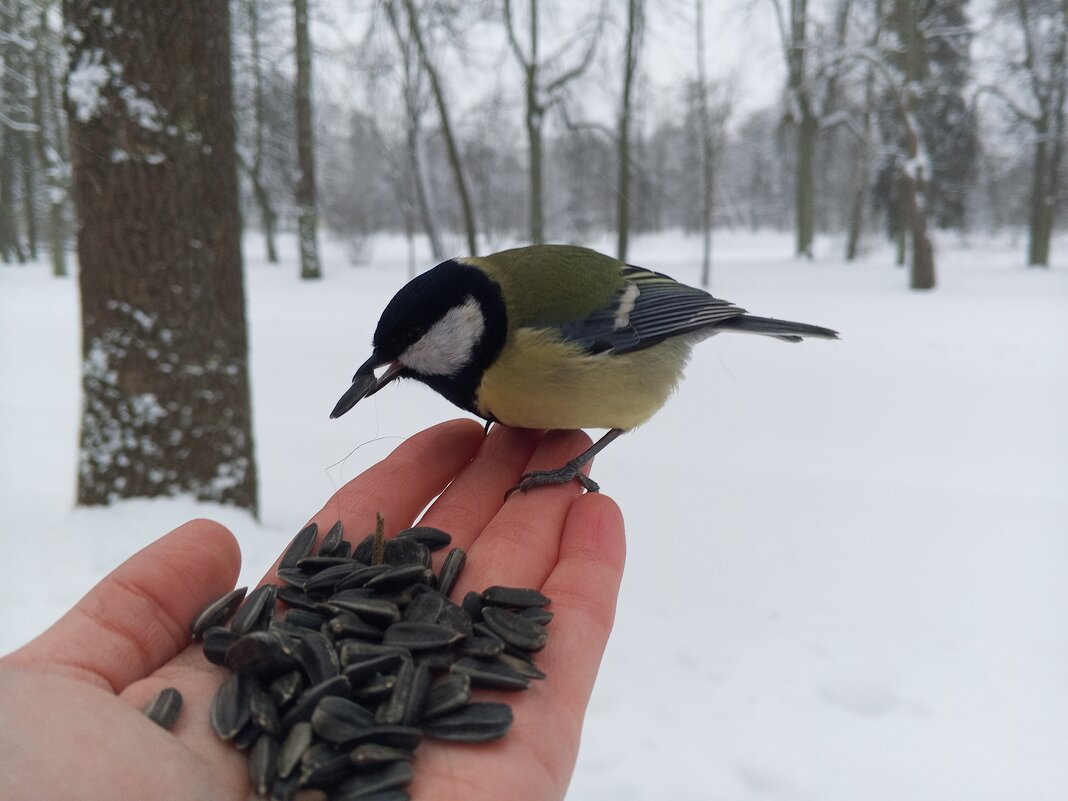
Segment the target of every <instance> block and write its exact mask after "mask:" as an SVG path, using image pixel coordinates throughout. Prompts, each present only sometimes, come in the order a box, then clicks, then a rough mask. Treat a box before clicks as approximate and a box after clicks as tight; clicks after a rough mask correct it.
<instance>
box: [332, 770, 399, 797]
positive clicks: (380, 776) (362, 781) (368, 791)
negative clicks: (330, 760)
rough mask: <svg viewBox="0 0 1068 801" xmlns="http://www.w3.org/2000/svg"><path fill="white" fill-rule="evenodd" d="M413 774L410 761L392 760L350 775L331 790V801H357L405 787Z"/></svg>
mask: <svg viewBox="0 0 1068 801" xmlns="http://www.w3.org/2000/svg"><path fill="white" fill-rule="evenodd" d="M350 765H351V761H350ZM413 775H414V774H413V771H412V766H411V764H410V763H408V762H406V761H401V762H391V763H389V764H388V765H383V766H382V767H379V768H375V769H373V770H368V771H364V772H362V773H357V774H354V775H352V776H350V777H349V778H347V779H345V780H344V781H343V782H340V783H339V784H338V785H337V787H335V788H334V789H333V790H331V792H330V798H331V801H356V799H364V801H366V799H367V798H368V797H369V796H373V795H374V794H376V793H381V792H382V791H384V790H391V789H393V788H395V787H403V786H404V785H406V784H408V782H410V781H411V780H412V776H413Z"/></svg>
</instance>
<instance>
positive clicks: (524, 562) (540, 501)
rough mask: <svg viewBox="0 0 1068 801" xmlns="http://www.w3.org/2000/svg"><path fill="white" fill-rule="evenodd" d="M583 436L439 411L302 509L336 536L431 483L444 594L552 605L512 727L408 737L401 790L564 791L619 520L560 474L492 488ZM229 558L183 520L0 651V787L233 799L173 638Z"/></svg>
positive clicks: (235, 755)
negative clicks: (475, 739) (448, 736)
mask: <svg viewBox="0 0 1068 801" xmlns="http://www.w3.org/2000/svg"><path fill="white" fill-rule="evenodd" d="M587 445H588V439H587V438H586V437H585V435H583V434H577V433H574V432H571V433H564V432H553V433H550V434H547V435H544V436H542V435H540V434H538V433H537V432H530V431H516V430H513V429H507V428H504V427H500V426H497V427H494V428H493V429H492V430H491V432H490V434H489V436H488V437H485V438H483V436H482V432H481V428H480V427H479V426H478V425H477V424H476V423H474V422H471V421H453V422H450V423H444V424H441V425H438V426H435V427H433V428H431V429H428V430H427V431H424V432H422V433H420V434H417V435H415V436H414V437H412V438H411V439H409V440H407V441H406V442H405V443H403V444H402V445H401V446H399V447H398V448H397V450H396V451H394V452H393V453H392V454H391V455H390V456H389V457H387V458H386V459H385V460H383V461H382V462H380V463H379V464H377V465H375V466H374V467H372V468H370V469H369V470H367V471H366V472H365V473H363V474H362V475H360V476H359V477H357V478H356V479H354V480H352V481H351V482H349V483H348V484H346V485H345V486H344V487H343V488H342V489H341V490H340V491H339V492H338V493H337V494H336V495H335V496H334V497H333V498H331V499H330V501H329V502H328V503H327V504H326V506H324V507H323V510H322V511H321V512H319V513H318V514H317V515H316V516H315V517H314V518H313V520H315V521H316V522H317V523H318V524H319V528H320V531H325V530H327V529H328V528H329V527H330V526H331V525H332V524H333V523H334V522H335V521H336V520H338V519H341V520H342V521H343V522H344V525H345V530H346V531H347V532H349V535H348V536H349V537H352V536H359V537H362V536H363V533H366V532H368V531H371V530H373V528H374V523H375V515H376V513H381V514H382V515H383V516H384V518H385V520H386V526H387V533H392V532H395V531H398V530H400V529H402V528H405V527H407V526H409V525H411V524H412V522H413V521H414V520H415V519H416V518H417V517H418V515H419V513H420V512H421V511H422V510H423V509H424V508H425V507H426V505H427V503H428V502H429V501H430V500H431V499H432V498H434V497H435V496H436V495H437V494H438V493H442V494H441V497H440V498H438V499H437V500H436V501H435V502H434V503H433V505H432V506H431V507H430V508H429V509H428V510H427V511H426V513H425V515H424V516H423V517H422V520H421V523H423V524H425V525H432V526H436V527H438V528H441V529H444V530H445V531H448V532H449V533H450V534H452V536H453V543H454V545H458V546H461V547H463V548H465V549H466V550H467V551H468V566H467V569H466V570H465V571H464V573H463V575H462V576H461V579H460V582H459V583H458V585H457V587H456V589H455V590H454V593H453V594H454V597H462V595H463V593H465V592H467V591H468V590H471V589H479V590H481V589H483V588H484V587H486V586H489V585H491V584H504V585H512V586H524V587H525V586H529V587H537V588H539V589H541V591H542V592H543V593H545V594H546V595H548V596H549V597H550V598H552V600H553V605H552V607H551V609H552V610H553V612H554V613H555V617H554V619H553V622H552V623H551V624H550V626H549V632H550V636H549V644H548V646H547V647H546V648H545V650H544V651H542V652H541V653H540V654H539V656H538V664H539V666H540V667H541V668H542V669H543V670H545V671H546V672H547V673H548V674H549V678H548V680H546V681H544V682H535V683H534V684H533V685H532V687H531V688H530V689H529V690H527V691H525V692H522V693H512V694H508V696H507V698H506V699H504V700H506V701H507V702H508V703H509V704H510V705H511V706H512V708H513V710H514V713H515V723H514V725H513V726H512V729H511V731H510V732H509V733H508V735H507V736H506V737H504V738H503V739H501V740H498V741H495V742H493V743H488V744H480V745H465V744H459V743H443V742H437V741H434V740H425V741H424V743H423V744H422V745H421V746H420V747H419V749H418V751H417V754H416V762H415V768H416V770H415V778H414V780H413V782H412V784H411V785H410V787H409V790H410V792H411V794H412V797H413V798H416V799H420V801H459V800H460V799H465V801H481V799H500V798H504V797H508V798H509V799H510V801H527V800H529V801H547V800H548V799H559V798H562V797H563V795H564V792H565V790H566V788H567V784H568V781H569V779H570V776H571V772H572V770H573V768H574V762H575V757H576V754H577V751H578V741H579V732H580V729H581V725H582V719H583V715H584V712H585V708H586V703H587V702H588V700H589V696H590V692H591V691H592V689H593V681H594V678H595V676H596V673H597V668H598V666H599V664H600V660H601V655H602V653H603V650H604V646H605V643H606V641H607V638H608V633H609V631H610V630H611V625H612V619H613V615H614V609H615V599H616V594H617V592H618V588H619V581H620V577H621V574H622V567H623V557H624V544H623V523H622V519H621V516H620V514H619V510H618V509H617V507H616V506H615V504H614V503H613V502H612V501H611V500H610V499H609V498H607V497H605V496H603V495H599V494H586V495H580V494H579V493H580V488H579V487H578V485H577V484H569V485H561V486H557V487H544V488H539V489H538V490H536V491H535V492H533V493H531V494H530V495H527V496H523V495H516V496H513V497H512V498H511V499H510V500H509V501H508V502H507V503H504V501H503V498H504V493H505V491H506V490H507V489H508V488H509V487H511V486H512V485H514V484H515V483H516V481H517V480H518V478H519V476H520V475H521V474H522V473H525V472H527V471H529V470H535V469H541V468H545V467H551V466H554V465H558V464H561V463H562V462H564V461H566V460H567V459H569V458H570V457H572V456H574V455H575V454H576V453H578V452H580V451H581V450H583V449H584V448H585V447H586V446H587ZM450 482H452V483H451V484H450ZM446 485H448V488H447V489H445V491H444V492H442V489H443V488H444V487H446ZM354 532H356V533H357V534H355V535H354V534H353V533H354ZM239 563H240V555H239V553H238V549H237V545H236V542H235V541H234V539H233V537H232V536H231V535H230V534H229V532H227V531H226V529H224V528H223V527H222V526H220V525H219V524H217V523H213V522H211V521H207V520H195V521H192V522H190V523H186V524H185V525H184V526H181V527H179V528H177V529H175V530H174V531H173V532H171V533H170V534H168V535H167V536H165V537H163V538H162V539H160V540H158V541H157V542H155V543H153V544H152V545H150V546H148V547H147V548H145V549H144V550H142V551H141V552H139V553H138V554H135V555H134V556H133V557H131V558H130V559H129V560H127V561H126V562H125V563H124V564H122V565H120V566H119V567H118V568H117V569H116V570H115V571H114V572H112V573H111V574H110V575H109V576H107V577H106V578H105V579H104V580H103V581H102V582H101V583H100V584H99V585H97V587H95V588H94V589H93V590H92V591H91V592H90V593H89V594H88V595H87V596H86V597H85V598H83V599H82V600H81V601H80V602H79V603H78V604H77V605H76V606H75V607H74V609H72V610H71V611H70V612H69V613H67V614H66V615H65V616H64V617H63V618H62V619H61V620H59V621H58V622H57V623H56V624H55V625H54V626H53V627H52V628H50V629H49V630H48V631H46V632H45V633H44V634H42V635H41V636H40V637H38V638H37V639H35V640H34V641H32V642H31V643H29V644H28V645H26V646H25V647H23V648H21V649H20V650H18V651H15V652H14V653H12V654H10V655H8V656H6V657H4V658H3V659H0V720H2V721H3V722H4V725H3V726H2V727H0V776H4V777H5V779H4V782H3V783H2V784H0V798H11V799H16V798H17V799H23V798H31V797H35V798H47V799H72V800H73V799H115V798H151V799H161V800H162V799H181V800H182V801H188V799H246V798H248V796H249V784H248V778H247V775H248V769H247V759H246V755H245V754H243V753H241V752H239V751H237V750H236V749H234V748H233V747H232V746H231V745H230V744H228V743H223V742H221V741H220V740H219V739H218V737H217V736H216V735H215V733H214V731H212V729H211V726H210V724H209V722H208V709H209V707H210V704H211V699H212V696H213V695H214V693H215V690H216V689H217V687H218V686H219V684H220V682H221V681H222V679H223V677H224V675H225V671H224V670H223V669H222V668H219V667H216V666H214V665H212V664H210V663H209V662H208V661H207V660H206V659H204V657H203V654H202V653H201V652H200V647H199V645H197V644H191V643H190V641H189V622H190V621H191V620H192V619H193V617H194V616H195V615H196V613H197V612H199V611H200V609H201V608H202V607H203V606H205V605H206V604H207V603H208V602H209V601H211V600H213V599H214V598H216V597H218V596H220V595H222V594H223V593H225V592H227V591H228V590H229V589H230V588H232V587H233V586H234V582H235V580H236V577H237V573H238V567H239ZM271 575H273V570H272V572H271ZM164 687H176V688H178V690H179V691H180V692H181V693H182V696H183V698H184V705H183V709H182V713H181V715H180V716H179V718H178V721H177V723H176V725H175V727H174V728H173V730H171V731H165V730H164V729H162V728H160V727H159V726H157V725H156V724H154V723H152V722H151V721H149V720H148V718H146V717H145V716H144V715H143V714H142V712H141V710H142V708H143V707H144V706H145V704H146V703H147V702H148V701H149V699H151V698H152V697H153V696H154V695H155V694H156V693H157V692H159V690H161V689H163V688H164ZM495 695H498V694H495V693H488V692H487V693H481V694H480V695H479V696H478V698H479V700H483V699H484V700H494V696H495Z"/></svg>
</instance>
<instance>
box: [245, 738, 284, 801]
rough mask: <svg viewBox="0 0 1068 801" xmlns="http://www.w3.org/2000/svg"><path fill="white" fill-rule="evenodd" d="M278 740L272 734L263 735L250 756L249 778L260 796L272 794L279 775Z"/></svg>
mask: <svg viewBox="0 0 1068 801" xmlns="http://www.w3.org/2000/svg"><path fill="white" fill-rule="evenodd" d="M277 765H278V740H276V739H275V738H274V736H273V735H271V734H266V733H265V734H261V735H260V736H259V738H257V740H256V744H255V745H254V746H252V753H251V754H249V760H248V776H249V779H250V780H251V782H252V788H253V789H254V790H255V791H256V792H257V793H259V794H260V795H267V794H268V793H269V792H271V787H272V786H273V785H274V780H275V777H276V776H277V775H278V767H277Z"/></svg>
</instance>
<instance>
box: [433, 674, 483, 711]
mask: <svg viewBox="0 0 1068 801" xmlns="http://www.w3.org/2000/svg"><path fill="white" fill-rule="evenodd" d="M470 699H471V677H470V676H469V675H467V674H466V673H452V674H446V675H444V676H442V677H441V678H440V679H438V680H436V681H435V682H434V683H433V684H431V685H430V687H429V689H428V690H427V695H426V701H425V702H424V703H423V713H422V714H423V718H424V719H426V718H433V717H437V716H438V715H443V714H445V713H446V712H451V711H452V710H454V709H458V708H459V707H461V706H463V705H464V704H466V703H467V702H468V701H469V700H470Z"/></svg>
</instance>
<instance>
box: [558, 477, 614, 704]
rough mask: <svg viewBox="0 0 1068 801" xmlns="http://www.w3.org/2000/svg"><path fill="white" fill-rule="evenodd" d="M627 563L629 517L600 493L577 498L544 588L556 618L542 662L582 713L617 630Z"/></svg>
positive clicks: (561, 689)
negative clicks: (615, 624)
mask: <svg viewBox="0 0 1068 801" xmlns="http://www.w3.org/2000/svg"><path fill="white" fill-rule="evenodd" d="M625 559H626V541H625V538H624V528H623V515H622V514H621V513H620V511H619V507H618V506H616V504H615V501H613V500H612V499H611V498H609V497H606V496H604V495H601V494H599V493H591V494H587V495H585V496H583V497H581V498H578V499H576V500H575V501H574V503H572V504H571V508H570V510H569V511H568V515H567V521H566V523H565V524H564V533H563V536H562V537H561V539H560V559H559V561H558V562H557V564H556V567H555V568H553V570H552V572H551V573H550V574H549V576H548V578H547V579H546V580H545V583H544V584H543V585H542V588H541V590H542V592H543V593H544V594H545V595H546V596H548V597H549V598H550V599H551V600H552V605H551V606H550V607H549V608H550V609H551V610H552V611H553V615H554V616H553V619H552V622H551V623H550V624H549V644H548V645H547V646H546V648H545V650H544V651H543V652H542V653H541V654H540V655H539V659H538V663H539V665H540V666H541V667H542V669H543V670H545V671H546V672H547V673H548V674H549V675H550V676H552V677H553V680H552V682H550V684H552V685H554V687H555V689H556V690H557V691H559V692H561V693H563V694H564V695H565V697H567V698H568V699H569V702H568V703H569V705H571V706H572V707H573V708H575V709H576V711H578V712H580V713H581V712H582V711H583V710H584V709H585V704H586V701H588V700H589V696H590V693H591V692H592V691H593V682H594V679H595V678H596V677H597V670H598V668H599V667H600V664H601V656H602V655H603V653H604V648H605V645H606V644H607V642H608V635H609V633H610V632H611V631H612V623H613V621H614V620H615V611H616V599H617V598H618V596H619V585H620V582H621V581H622V578H623V564H624V561H625Z"/></svg>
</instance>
